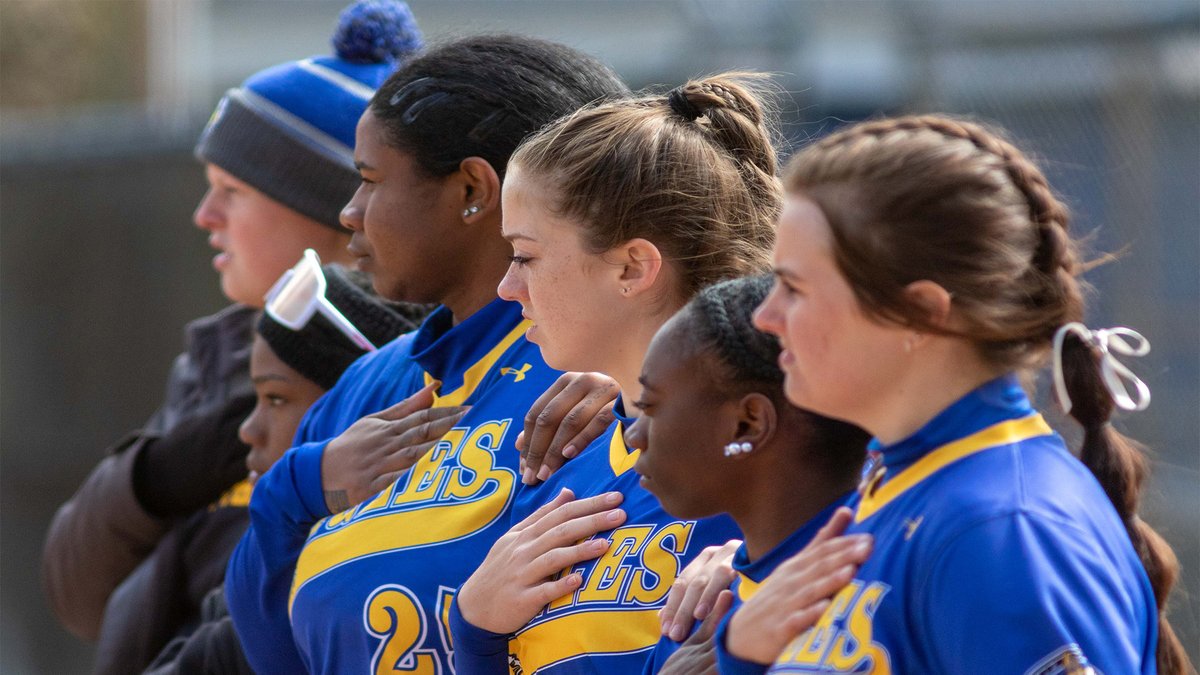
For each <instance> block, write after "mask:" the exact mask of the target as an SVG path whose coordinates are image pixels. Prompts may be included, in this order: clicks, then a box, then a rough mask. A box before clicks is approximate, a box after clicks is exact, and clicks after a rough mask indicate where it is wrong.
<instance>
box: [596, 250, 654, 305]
mask: <svg viewBox="0 0 1200 675" xmlns="http://www.w3.org/2000/svg"><path fill="white" fill-rule="evenodd" d="M605 259H606V260H608V261H609V262H611V263H614V265H615V266H616V267H617V269H618V271H619V272H620V274H619V279H618V281H619V283H620V285H621V293H622V295H625V296H626V297H630V298H632V297H634V296H637V295H639V294H641V293H645V292H647V291H649V290H650V289H651V288H652V287H653V286H654V282H655V281H657V280H658V278H659V276H660V275H661V274H662V273H663V269H664V268H663V259H662V253H661V252H660V251H659V250H658V247H657V246H655V245H654V244H653V243H652V242H650V241H648V240H646V239H640V238H639V239H630V240H629V241H627V242H625V243H624V244H621V245H620V246H617V247H616V248H614V249H613V250H611V251H608V252H607V253H605Z"/></svg>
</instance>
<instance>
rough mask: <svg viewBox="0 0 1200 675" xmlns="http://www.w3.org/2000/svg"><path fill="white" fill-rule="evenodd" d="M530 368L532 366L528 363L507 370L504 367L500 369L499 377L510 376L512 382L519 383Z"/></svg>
mask: <svg viewBox="0 0 1200 675" xmlns="http://www.w3.org/2000/svg"><path fill="white" fill-rule="evenodd" d="M532 367H533V366H532V365H531V364H528V363H526V364H525V365H523V366H521V367H520V368H509V367H507V366H506V367H504V368H501V369H500V375H501V376H504V375H512V376H513V382H520V381H521V380H523V379H525V373H528V372H529V369H530V368H532Z"/></svg>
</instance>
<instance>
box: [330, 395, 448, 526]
mask: <svg viewBox="0 0 1200 675" xmlns="http://www.w3.org/2000/svg"><path fill="white" fill-rule="evenodd" d="M436 386H437V383H433V384H430V385H429V386H427V387H425V388H424V389H422V390H420V391H418V392H417V393H415V394H413V395H412V396H409V397H408V398H406V399H404V400H403V401H401V402H399V403H397V404H396V405H394V406H392V407H390V408H387V409H385V410H381V411H380V412H377V413H375V414H374V415H367V416H366V417H364V418H362V419H360V420H358V421H357V422H355V423H354V424H352V425H350V428H348V429H346V430H345V431H343V432H342V434H341V435H340V436H338V437H337V438H335V439H333V440H332V441H330V442H329V444H328V445H326V446H325V453H324V455H323V456H322V457H321V488H322V489H323V490H324V492H325V505H326V506H327V507H328V508H329V511H330V512H331V513H340V512H342V511H345V510H346V509H349V508H351V507H353V506H356V505H358V504H360V503H362V502H364V501H366V500H367V499H370V498H371V497H373V496H375V495H376V494H378V493H379V492H380V491H381V490H383V489H384V488H386V487H387V486H389V485H391V484H392V483H393V482H395V480H396V479H397V478H399V477H400V474H402V473H404V472H405V471H407V470H408V469H409V468H410V467H412V466H413V465H414V464H416V463H417V460H419V459H421V457H423V456H424V455H425V453H427V452H429V450H431V449H432V448H433V446H434V445H436V444H437V442H438V440H439V439H441V437H442V436H444V435H446V432H448V431H450V429H452V428H454V425H455V424H457V423H458V421H459V420H460V419H462V417H463V415H465V414H466V413H467V411H468V410H470V408H469V407H467V406H454V407H446V408H434V407H432V406H433V390H434V388H435V387H436Z"/></svg>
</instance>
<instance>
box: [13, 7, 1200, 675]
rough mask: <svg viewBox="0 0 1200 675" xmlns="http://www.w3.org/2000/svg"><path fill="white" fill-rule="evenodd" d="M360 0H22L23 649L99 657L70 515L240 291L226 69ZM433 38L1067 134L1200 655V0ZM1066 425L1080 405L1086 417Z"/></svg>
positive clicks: (451, 28) (1053, 172)
mask: <svg viewBox="0 0 1200 675" xmlns="http://www.w3.org/2000/svg"><path fill="white" fill-rule="evenodd" d="M344 4H345V3H344V2H343V1H342V0H286V1H285V0H277V1H266V0H207V1H206V0H0V312H2V316H0V343H2V344H3V350H2V352H0V372H2V384H0V537H2V539H0V574H2V578H0V672H3V673H7V674H21V673H68V672H85V671H86V670H87V669H88V668H89V667H90V647H89V646H88V645H85V644H83V643H81V642H79V641H78V640H76V639H75V638H73V637H72V636H70V635H69V634H68V633H67V632H65V631H64V630H63V629H61V628H60V627H59V626H58V625H57V623H56V622H55V620H54V619H53V618H52V616H51V614H50V611H49V609H48V608H47V606H46V602H45V600H44V598H43V595H42V592H41V587H40V582H39V579H38V565H39V555H40V550H41V546H42V541H43V537H44V533H45V529H46V527H47V525H48V523H49V520H50V518H51V516H52V515H53V513H54V510H55V508H56V507H57V505H58V504H60V503H61V502H62V501H64V500H65V499H67V498H68V497H69V496H70V494H71V493H72V492H73V491H74V489H75V488H76V487H77V486H78V485H79V483H80V482H81V481H82V479H83V478H84V476H85V475H86V474H87V472H88V471H89V470H90V469H91V467H92V466H93V465H94V464H95V463H96V462H97V461H98V460H99V459H100V458H101V456H102V454H103V451H104V448H105V447H106V446H108V445H109V444H110V443H112V442H113V441H115V440H116V439H117V438H118V437H119V436H121V435H122V434H123V433H124V432H125V431H127V430H128V429H131V428H134V427H136V426H138V425H139V424H141V423H142V422H143V421H144V419H145V418H146V417H147V416H148V415H149V414H150V412H152V410H153V409H154V408H155V407H156V405H157V404H158V402H159V400H160V398H161V395H162V386H163V382H164V378H165V376H166V372H167V369H168V366H169V364H170V363H171V359H172V357H173V356H174V355H175V354H176V353H177V352H178V351H179V350H180V349H181V348H182V334H181V329H182V326H183V325H184V323H186V322H187V321H188V320H190V319H192V318H195V317H198V316H201V315H203V314H207V313H210V312H212V311H215V310H216V309H218V308H220V307H221V306H222V305H223V300H222V297H221V295H220V293H219V291H218V286H217V278H216V275H215V274H214V273H213V271H212V269H211V267H210V262H209V261H210V258H211V255H212V252H211V251H210V250H209V249H208V247H207V245H206V243H205V236H204V234H203V233H201V232H200V231H198V230H196V229H195V228H194V227H193V226H192V224H191V212H192V209H193V208H194V207H195V205H196V204H197V203H198V201H199V199H200V197H201V196H202V195H203V193H204V190H205V182H204V179H203V175H202V171H201V167H200V165H199V164H198V163H197V162H196V161H195V160H194V159H193V158H192V155H191V148H192V145H193V144H194V142H195V140H196V137H197V135H198V134H199V132H200V130H201V128H202V127H203V124H204V122H205V121H206V119H207V117H208V115H209V114H210V113H211V112H212V109H213V106H214V105H215V104H216V102H217V100H218V98H219V97H220V95H221V93H222V92H223V91H224V90H225V89H227V88H229V87H232V86H235V85H236V84H237V83H239V82H240V81H241V80H242V79H244V78H245V77H246V76H247V75H249V74H251V73H253V72H255V71H257V70H259V69H261V68H263V67H266V66H269V65H273V64H275V63H278V62H282V61H287V60H293V59H297V58H301V57H305V56H310V55H316V54H325V53H328V52H329V51H330V49H329V46H328V39H329V36H330V35H331V33H332V31H333V26H334V25H335V22H336V16H337V14H338V12H339V11H340V10H341V9H342V7H343V5H344ZM410 5H411V6H412V8H413V11H414V13H415V14H416V16H417V19H418V21H419V22H420V23H421V26H422V27H423V29H424V31H425V33H426V37H427V38H430V39H437V38H439V37H447V36H454V35H461V34H466V33H471V32H476V31H483V30H488V31H497V30H498V31H513V32H523V33H528V34H533V35H537V36H541V37H545V38H549V39H554V40H559V41H562V42H565V43H567V44H570V45H572V46H575V47H578V48H581V49H583V50H585V51H588V52H590V53H592V54H594V55H596V56H598V57H600V58H602V59H605V60H607V61H608V62H609V63H611V64H612V65H613V66H614V67H615V68H616V70H617V71H618V72H620V73H621V74H622V75H623V76H624V77H625V78H626V79H627V80H628V81H629V82H630V84H631V85H633V86H635V87H641V86H645V85H650V84H656V83H660V84H670V85H673V84H677V83H680V82H682V81H683V80H685V79H686V78H688V77H689V76H693V75H697V74H703V73H709V72H715V71H719V70H724V69H728V68H732V67H739V68H752V69H760V70H767V71H771V72H773V73H776V75H777V78H776V81H777V82H778V84H779V86H780V87H781V89H782V90H784V91H786V92H787V96H785V97H784V98H783V99H782V101H781V107H782V112H783V116H784V125H783V131H784V133H785V134H786V136H787V137H788V139H789V141H790V143H792V144H793V147H794V144H799V143H802V142H803V141H804V140H805V139H809V138H812V137H815V136H818V135H820V134H823V133H826V132H828V131H829V130H830V129H832V128H835V127H837V126H838V125H840V124H842V123H844V122H845V121H851V120H856V119H861V118H863V117H868V116H871V115H877V114H881V113H895V112H906V111H944V112H953V113H960V114H967V115H972V116H976V117H978V118H981V119H984V120H990V121H994V122H997V123H999V124H1001V125H1003V126H1005V127H1007V128H1008V129H1010V130H1011V132H1012V134H1013V135H1014V136H1015V137H1016V138H1017V139H1018V140H1019V141H1020V142H1022V143H1023V146H1024V147H1028V148H1031V149H1033V150H1035V151H1036V153H1037V154H1038V155H1039V156H1040V157H1041V158H1043V165H1044V166H1045V167H1046V169H1047V170H1048V173H1049V174H1050V177H1051V183H1052V184H1053V185H1055V186H1056V187H1057V188H1058V189H1059V190H1060V191H1061V192H1062V193H1063V195H1064V196H1065V197H1066V199H1067V200H1068V202H1069V203H1070V204H1071V206H1072V208H1073V209H1074V212H1075V214H1076V225H1075V226H1076V228H1077V231H1081V232H1087V233H1091V235H1092V239H1091V245H1092V248H1093V250H1094V251H1097V252H1108V251H1118V250H1124V251H1125V253H1124V255H1123V257H1122V259H1121V260H1120V261H1119V262H1117V263H1114V264H1109V265H1105V266H1102V267H1100V268H1098V269H1096V270H1094V271H1093V272H1092V273H1090V275H1089V279H1090V280H1091V281H1092V283H1093V284H1094V285H1095V286H1096V287H1097V288H1098V290H1099V294H1098V297H1097V301H1096V302H1095V304H1094V307H1093V312H1092V321H1091V325H1094V326H1107V325H1112V324H1114V323H1121V324H1127V325H1130V326H1134V327H1136V328H1138V329H1139V330H1141V331H1142V332H1143V333H1145V334H1146V335H1147V336H1148V337H1149V338H1150V339H1151V341H1152V342H1153V343H1154V351H1153V353H1152V354H1150V355H1149V356H1148V357H1146V358H1144V359H1141V360H1139V361H1138V362H1137V363H1136V364H1134V365H1133V367H1134V369H1135V370H1136V371H1137V372H1138V373H1139V374H1140V375H1141V376H1142V377H1143V378H1144V379H1145V380H1146V381H1147V382H1148V383H1149V384H1150V385H1151V387H1152V388H1153V391H1154V403H1153V405H1152V406H1151V407H1150V409H1149V410H1148V411H1147V412H1145V413H1143V414H1139V415H1136V416H1131V417H1128V418H1122V419H1121V420H1120V421H1119V425H1120V426H1121V427H1122V428H1123V429H1124V430H1126V431H1128V432H1129V433H1131V434H1132V435H1134V436H1135V437H1137V438H1139V439H1141V440H1143V441H1145V442H1146V443H1147V444H1148V445H1149V446H1150V447H1151V448H1152V450H1153V456H1154V476H1153V478H1152V481H1151V483H1150V486H1149V490H1148V491H1147V494H1146V496H1145V498H1144V517H1145V518H1146V519H1147V520H1148V521H1150V522H1151V523H1152V524H1154V525H1155V526H1156V527H1158V528H1159V529H1160V531H1161V532H1163V533H1164V534H1165V535H1166V537H1167V539H1168V540H1170V542H1171V543H1172V544H1173V545H1174V547H1175V550H1176V551H1177V553H1178V554H1179V557H1180V560H1181V561H1182V563H1183V566H1184V571H1183V576H1182V581H1181V583H1180V587H1179V589H1178V590H1177V592H1176V594H1175V597H1174V605H1173V609H1172V618H1173V620H1174V622H1175V626H1176V629H1177V630H1178V631H1179V632H1180V634H1181V636H1182V638H1183V640H1184V643H1185V644H1186V645H1187V646H1188V648H1189V650H1190V651H1191V654H1192V658H1193V659H1194V660H1197V661H1200V449H1198V447H1200V446H1198V442H1200V423H1198V420H1200V394H1198V391H1200V271H1198V270H1200V267H1198V265H1197V262H1198V260H1200V2H1197V0H1136V1H1128V2H1125V1H1121V2H1118V1H1110V0H1037V1H1021V0H1017V1H1001V0H981V1H966V0H891V1H888V2H883V1H869V0H861V1H842V2H838V1H817V0H814V1H808V2H803V1H798V0H796V1H783V0H745V1H741V2H735V1H731V0H641V1H632V0H626V1H618V0H605V1H599V0H595V1H592V2H586V3H585V2H565V1H559V2H553V1H549V0H540V1H535V0H506V1H503V2H499V1H485V0H476V1H467V0H459V1H443V2H437V1H433V0H429V1H421V0H411V1H410ZM1064 428H1066V427H1064Z"/></svg>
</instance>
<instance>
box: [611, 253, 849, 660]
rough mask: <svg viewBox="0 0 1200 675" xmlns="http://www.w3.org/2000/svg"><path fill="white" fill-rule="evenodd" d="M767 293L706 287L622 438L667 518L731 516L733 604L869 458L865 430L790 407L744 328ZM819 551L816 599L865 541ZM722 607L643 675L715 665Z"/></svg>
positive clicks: (840, 578) (769, 359)
mask: <svg viewBox="0 0 1200 675" xmlns="http://www.w3.org/2000/svg"><path fill="white" fill-rule="evenodd" d="M770 288H771V278H770V277H769V276H765V275H764V276H754V277H745V278H741V279H735V280H732V281H726V282H723V283H720V284H716V285H714V286H710V287H708V288H706V289H704V290H703V291H701V292H700V293H699V294H698V295H697V296H696V297H695V298H693V299H692V301H691V302H690V303H688V304H687V306H685V307H684V308H683V309H682V310H681V311H680V312H679V313H678V314H676V315H675V317H673V318H672V319H671V320H670V321H668V322H667V324H666V325H664V326H663V327H662V329H661V330H659V332H658V335H656V336H655V338H654V340H653V341H652V342H651V343H650V349H649V350H648V351H647V352H646V360H645V363H644V364H643V366H642V375H641V378H640V381H641V384H642V395H641V398H640V399H639V400H638V401H636V402H635V403H634V406H635V407H636V408H637V409H638V410H640V411H641V415H640V416H639V417H638V420H637V421H636V422H635V423H634V424H633V425H632V426H631V427H630V428H629V430H628V431H627V432H626V434H625V441H626V443H628V444H629V445H630V447H634V448H638V449H640V450H641V455H640V456H639V457H638V461H637V464H636V465H634V471H636V472H637V473H638V474H639V475H640V476H641V484H642V486H643V487H645V488H646V489H647V490H649V491H650V492H652V493H653V494H654V496H655V497H656V498H657V499H658V500H659V501H660V502H661V503H662V505H663V508H664V509H665V510H666V511H667V512H668V513H670V514H671V515H673V516H675V517H677V518H703V517H706V516H712V515H715V514H718V513H728V514H730V516H732V517H733V520H734V521H735V522H736V523H737V525H738V528H739V529H740V530H741V531H742V535H743V538H744V542H743V543H742V545H741V546H740V548H739V549H738V551H737V553H736V555H735V557H734V561H733V566H734V569H735V570H736V571H737V573H738V576H737V577H736V579H735V581H734V584H733V591H734V597H733V598H732V600H733V604H734V606H736V605H738V604H740V602H741V600H742V598H745V597H750V596H752V595H753V594H754V593H755V592H756V591H757V589H758V585H759V584H761V583H762V582H763V581H764V580H765V579H766V577H767V575H768V574H770V573H771V572H772V571H773V570H774V569H775V567H776V566H777V565H779V564H780V563H781V562H783V561H784V560H786V559H788V558H790V557H791V556H792V555H793V554H795V553H797V552H799V551H800V549H801V548H803V547H804V546H805V545H807V544H808V543H809V542H810V541H812V540H813V537H814V536H815V535H816V533H817V530H818V529H819V528H820V527H821V526H822V525H824V524H825V523H826V522H827V521H829V520H830V518H831V516H832V515H833V513H834V511H835V509H837V507H838V506H840V505H842V504H844V503H846V501H847V500H848V499H849V497H850V496H851V495H852V494H853V492H854V488H855V486H856V485H857V484H858V480H859V477H860V475H861V473H862V467H863V462H864V460H865V459H866V448H867V440H868V438H867V435H866V433H865V432H863V431H862V430H861V429H859V428H857V427H855V426H853V425H850V424H847V423H845V422H839V421H836V420H831V419H829V418H826V417H821V416H819V415H814V414H812V413H810V412H807V411H804V410H801V409H799V408H796V407H794V406H792V405H791V404H789V403H788V402H787V400H786V398H785V396H784V393H783V372H782V371H780V369H779V365H778V358H779V342H778V341H777V340H776V339H775V338H774V337H772V336H769V335H767V334H765V333H761V332H759V331H758V330H756V329H755V328H754V327H753V326H752V325H751V323H750V315H751V312H752V311H753V310H754V308H755V307H757V306H758V305H759V304H760V303H761V302H762V301H763V299H764V298H765V297H766V295H767V292H768V291H769V290H770ZM823 550H824V551H825V552H826V553H828V555H825V556H823V562H824V564H825V565H826V566H827V567H828V568H829V569H831V570H833V571H834V572H835V574H831V575H829V576H828V577H825V578H823V579H822V582H823V583H824V584H825V585H826V586H827V588H826V589H817V592H818V593H819V594H832V593H833V592H835V591H836V590H837V589H838V588H840V587H842V586H844V585H845V584H846V583H847V582H848V581H849V580H850V578H851V576H852V575H853V572H854V569H855V568H854V566H855V565H857V564H858V563H861V562H862V561H863V560H864V559H865V558H866V556H867V553H868V552H869V550H870V542H869V537H865V536H859V537H857V538H842V539H837V540H834V541H831V542H830V543H828V544H826V545H825V546H824V549H823ZM719 605H720V603H717V606H716V607H717V608H716V610H715V611H714V612H713V613H712V614H711V615H710V617H709V619H708V628H707V629H706V630H699V631H697V632H696V633H695V634H694V635H693V636H692V637H691V638H689V639H688V641H687V644H686V645H685V646H684V648H683V649H680V650H679V652H677V653H676V651H675V650H676V649H677V648H678V647H679V642H678V641H677V640H672V639H671V638H669V637H663V638H662V639H661V640H659V643H658V646H657V648H656V649H655V653H654V657H653V659H652V660H651V662H650V663H649V664H647V668H646V672H648V673H657V672H663V673H668V672H674V673H687V672H696V669H697V668H698V667H699V666H701V665H709V664H711V663H713V662H714V654H715V652H714V650H713V647H712V645H711V643H710V638H711V635H712V629H713V627H714V626H715V622H716V621H717V620H719V619H720V618H721V615H722V614H723V612H722V611H720V608H719ZM814 618H815V617H814ZM672 654H674V655H672ZM668 657H670V661H667V659H668Z"/></svg>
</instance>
